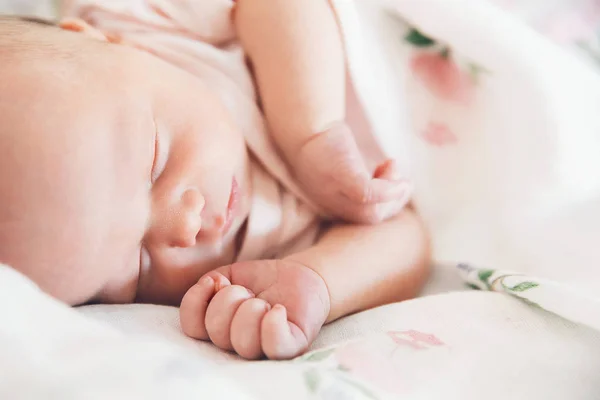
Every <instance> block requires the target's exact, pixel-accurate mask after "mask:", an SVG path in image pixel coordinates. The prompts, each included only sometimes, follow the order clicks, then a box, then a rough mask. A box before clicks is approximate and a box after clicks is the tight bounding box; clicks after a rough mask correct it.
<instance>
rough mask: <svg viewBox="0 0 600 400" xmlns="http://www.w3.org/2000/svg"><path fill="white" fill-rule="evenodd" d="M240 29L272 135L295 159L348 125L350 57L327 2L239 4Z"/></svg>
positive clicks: (250, 0) (252, 0)
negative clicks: (318, 138) (312, 142)
mask: <svg viewBox="0 0 600 400" xmlns="http://www.w3.org/2000/svg"><path fill="white" fill-rule="evenodd" d="M237 3H238V4H237V6H236V10H235V17H234V18H235V24H236V28H237V33H238V36H239V38H240V40H241V42H242V45H243V47H244V50H245V51H246V53H247V54H248V56H249V57H250V60H251V62H252V64H253V68H254V73H255V77H256V80H257V84H258V87H259V91H260V96H261V100H262V102H263V107H264V112H265V115H266V117H267V120H268V123H269V126H270V128H271V133H272V135H273V137H274V139H275V141H276V142H277V144H278V145H279V147H280V150H281V151H282V152H283V154H284V156H285V157H288V158H292V157H293V156H294V155H295V153H296V152H297V151H298V149H300V148H301V147H302V145H303V144H304V143H305V142H307V141H308V140H309V139H310V138H311V137H312V136H313V135H315V134H317V133H319V132H323V131H325V130H326V129H327V128H329V127H331V125H332V124H334V123H336V122H342V121H344V119H345V117H346V110H345V101H346V100H345V99H346V97H345V94H346V93H345V85H346V82H345V57H344V52H343V45H342V41H341V37H340V33H339V30H338V26H337V24H336V22H335V17H334V15H333V12H332V10H331V8H330V6H329V4H328V1H327V0H238V2H237Z"/></svg>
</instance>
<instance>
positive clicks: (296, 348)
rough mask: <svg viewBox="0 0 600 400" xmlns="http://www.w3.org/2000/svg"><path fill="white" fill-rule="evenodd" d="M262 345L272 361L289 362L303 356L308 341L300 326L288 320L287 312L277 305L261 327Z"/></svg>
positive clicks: (266, 316) (267, 315)
mask: <svg viewBox="0 0 600 400" xmlns="http://www.w3.org/2000/svg"><path fill="white" fill-rule="evenodd" d="M260 336H261V345H262V349H263V352H264V353H265V355H266V356H267V357H268V358H269V359H271V360H287V359H290V358H293V357H296V356H298V355H300V354H302V353H303V352H304V351H306V349H307V348H308V339H307V338H306V335H305V334H304V332H302V330H301V329H300V328H298V326H297V325H296V324H294V323H292V322H289V321H288V320H287V311H286V309H285V307H283V306H282V305H276V306H274V307H273V309H272V310H271V311H269V312H268V313H267V314H266V315H265V317H264V319H263V321H262V325H261V335H260Z"/></svg>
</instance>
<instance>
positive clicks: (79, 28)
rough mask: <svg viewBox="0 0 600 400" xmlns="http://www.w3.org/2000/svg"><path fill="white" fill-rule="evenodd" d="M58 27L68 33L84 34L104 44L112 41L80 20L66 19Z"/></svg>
mask: <svg viewBox="0 0 600 400" xmlns="http://www.w3.org/2000/svg"><path fill="white" fill-rule="evenodd" d="M58 26H60V27H61V28H62V29H64V30H67V31H72V32H80V33H83V34H85V35H87V36H89V37H91V38H93V39H96V40H101V41H103V42H108V41H110V40H109V39H108V38H107V37H106V35H105V34H104V33H102V32H100V31H99V30H98V29H96V28H94V27H93V26H91V25H89V24H88V23H87V22H85V21H84V20H82V19H79V18H65V19H63V20H61V21H60V23H59V24H58Z"/></svg>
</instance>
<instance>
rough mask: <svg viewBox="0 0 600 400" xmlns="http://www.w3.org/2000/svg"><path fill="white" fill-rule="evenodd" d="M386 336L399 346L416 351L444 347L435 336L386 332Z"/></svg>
mask: <svg viewBox="0 0 600 400" xmlns="http://www.w3.org/2000/svg"><path fill="white" fill-rule="evenodd" d="M388 336H389V337H390V338H391V339H392V340H393V341H394V343H396V344H397V345H399V346H409V347H412V348H413V349H416V350H426V349H428V348H430V347H438V346H444V342H442V341H441V340H440V339H438V338H437V337H436V336H434V335H432V334H428V333H423V332H419V331H414V330H410V331H404V332H388Z"/></svg>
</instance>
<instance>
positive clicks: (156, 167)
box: [150, 120, 168, 183]
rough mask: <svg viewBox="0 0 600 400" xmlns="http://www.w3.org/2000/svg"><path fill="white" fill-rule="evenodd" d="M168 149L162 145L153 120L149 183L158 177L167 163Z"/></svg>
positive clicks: (158, 130) (156, 125)
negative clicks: (152, 152) (152, 154)
mask: <svg viewBox="0 0 600 400" xmlns="http://www.w3.org/2000/svg"><path fill="white" fill-rule="evenodd" d="M167 156H168V148H167V146H166V145H165V143H163V141H162V139H161V135H160V129H159V127H158V124H157V123H156V120H154V158H153V161H152V171H151V173H150V182H151V183H154V182H156V180H157V179H158V178H159V177H160V175H161V174H162V173H163V171H164V169H165V165H166V163H167Z"/></svg>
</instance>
